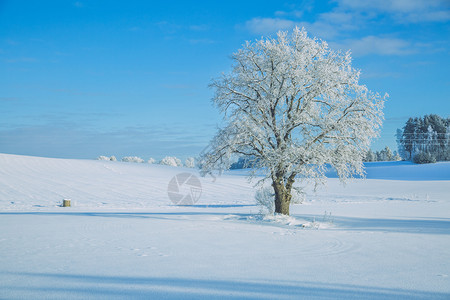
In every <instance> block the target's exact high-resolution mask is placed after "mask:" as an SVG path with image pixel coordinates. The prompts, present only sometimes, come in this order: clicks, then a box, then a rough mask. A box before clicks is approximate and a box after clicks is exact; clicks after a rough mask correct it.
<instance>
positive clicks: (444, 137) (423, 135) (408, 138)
mask: <svg viewBox="0 0 450 300" xmlns="http://www.w3.org/2000/svg"><path fill="white" fill-rule="evenodd" d="M396 137H397V145H398V150H399V155H400V156H401V157H402V158H403V159H404V160H412V161H414V162H416V163H428V162H436V161H448V160H450V118H442V117H440V116H438V115H434V114H431V115H425V116H424V117H419V118H417V117H416V118H409V119H408V121H406V124H405V126H404V127H403V130H402V129H397V134H396Z"/></svg>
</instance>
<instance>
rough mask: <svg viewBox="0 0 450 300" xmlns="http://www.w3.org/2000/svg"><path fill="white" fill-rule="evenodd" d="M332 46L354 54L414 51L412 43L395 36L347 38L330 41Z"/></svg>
mask: <svg viewBox="0 0 450 300" xmlns="http://www.w3.org/2000/svg"><path fill="white" fill-rule="evenodd" d="M330 45H331V46H332V47H333V48H339V49H342V50H345V51H346V50H350V51H351V52H352V54H353V55H354V56H364V55H369V54H377V55H407V54H412V53H414V52H415V51H414V47H413V45H412V44H411V43H410V42H408V41H405V40H402V39H397V38H381V37H377V36H366V37H364V38H362V39H347V40H344V41H343V42H337V43H330Z"/></svg>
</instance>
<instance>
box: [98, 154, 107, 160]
mask: <svg viewBox="0 0 450 300" xmlns="http://www.w3.org/2000/svg"><path fill="white" fill-rule="evenodd" d="M97 160H109V157H107V156H104V155H100V156H99V157H97Z"/></svg>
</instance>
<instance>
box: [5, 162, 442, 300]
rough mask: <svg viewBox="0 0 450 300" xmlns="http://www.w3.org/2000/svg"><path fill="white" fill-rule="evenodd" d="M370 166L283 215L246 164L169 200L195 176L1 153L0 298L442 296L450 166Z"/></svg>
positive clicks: (310, 191)
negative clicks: (267, 202)
mask: <svg viewBox="0 0 450 300" xmlns="http://www.w3.org/2000/svg"><path fill="white" fill-rule="evenodd" d="M366 167H367V169H366V170H367V179H365V180H363V179H355V180H353V181H350V182H348V183H347V184H346V186H343V185H341V184H340V183H339V179H337V178H335V176H334V175H333V172H331V171H330V172H329V173H328V175H329V176H331V177H332V178H330V179H329V180H328V182H327V184H326V186H324V187H322V188H320V189H319V190H318V191H317V192H314V190H313V187H309V186H306V187H304V188H305V191H306V200H305V201H304V202H303V203H302V204H296V205H293V206H292V207H291V216H290V217H284V216H262V215H259V211H260V208H259V207H258V206H256V201H255V200H254V192H255V189H253V187H252V184H251V183H249V182H248V181H247V179H246V177H245V174H246V172H247V171H246V170H236V171H229V172H226V173H225V174H224V175H222V176H216V177H212V176H207V177H203V178H200V177H199V178H200V181H201V184H202V189H201V197H200V199H199V201H198V202H197V203H196V204H195V205H192V206H176V205H173V204H172V202H171V201H170V199H169V197H168V194H167V188H168V183H169V181H170V180H171V179H172V178H173V177H174V176H175V175H177V174H179V173H183V172H189V173H192V174H195V175H198V173H197V171H196V170H195V169H189V168H179V167H170V166H161V165H155V164H130V163H123V162H113V161H98V160H71V159H52V158H40V157H28V156H18V155H10V154H0V299H198V298H204V299H450V277H449V275H450V251H449V249H450V163H436V164H431V165H414V164H410V163H405V162H386V163H385V162H381V163H368V164H366ZM300 186H301V184H300ZM63 199H71V203H72V207H60V205H61V203H62V200H63Z"/></svg>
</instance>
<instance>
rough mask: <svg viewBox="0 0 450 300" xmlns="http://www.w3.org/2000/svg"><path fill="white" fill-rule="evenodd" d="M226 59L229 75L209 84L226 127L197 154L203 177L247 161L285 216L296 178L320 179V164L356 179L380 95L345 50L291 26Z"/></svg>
mask: <svg viewBox="0 0 450 300" xmlns="http://www.w3.org/2000/svg"><path fill="white" fill-rule="evenodd" d="M232 59H233V68H232V71H231V73H229V74H223V75H222V77H220V78H218V79H216V80H214V81H213V82H212V84H211V86H212V87H213V88H214V89H215V96H214V98H213V102H214V103H215V104H216V105H217V106H218V108H219V109H220V110H221V111H222V112H223V113H224V114H225V117H224V118H225V122H226V125H225V127H224V128H222V129H220V130H219V132H218V133H217V135H216V136H215V137H214V139H213V140H212V141H211V144H210V148H209V149H208V150H207V151H205V152H204V153H203V154H202V159H201V162H200V165H201V167H202V171H203V173H204V174H206V173H208V172H211V171H212V170H224V169H227V168H229V167H230V165H231V163H232V162H233V157H234V156H235V155H236V154H238V155H241V156H247V157H251V158H252V162H251V164H252V165H253V167H254V168H259V169H261V172H265V175H266V176H265V179H268V180H271V182H272V187H273V190H274V194H275V197H274V199H275V200H274V202H275V212H277V213H281V214H285V215H288V214H289V205H290V202H291V199H292V188H293V185H294V182H295V181H296V179H298V180H301V181H303V180H312V182H314V183H316V184H318V183H320V182H322V181H323V179H324V178H325V169H326V167H325V164H327V163H328V164H330V165H331V166H332V167H334V168H335V169H336V171H337V173H338V175H339V177H340V178H341V179H342V180H345V179H346V178H348V177H350V176H352V174H359V175H363V173H364V170H363V164H362V159H363V157H364V156H365V154H366V152H367V149H368V147H369V143H370V141H371V139H372V138H373V137H376V136H377V135H378V131H379V127H380V125H381V123H382V115H383V114H382V108H383V105H384V98H382V97H380V96H379V95H378V94H377V93H373V92H371V91H369V90H368V89H367V87H366V86H364V85H360V84H359V83H358V81H359V75H360V72H359V71H358V70H355V69H354V68H352V66H351V55H350V53H349V52H347V53H341V52H336V51H333V50H331V49H330V48H328V45H327V43H326V42H324V41H321V40H318V39H316V38H309V37H308V36H307V33H306V31H305V30H304V29H299V28H295V29H294V30H293V32H292V33H290V34H288V33H287V32H278V34H277V36H276V37H275V38H263V39H261V40H257V41H254V42H246V43H245V44H244V45H243V46H242V48H241V49H240V50H238V51H237V52H236V53H234V54H233V56H232ZM385 97H386V96H385Z"/></svg>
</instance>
